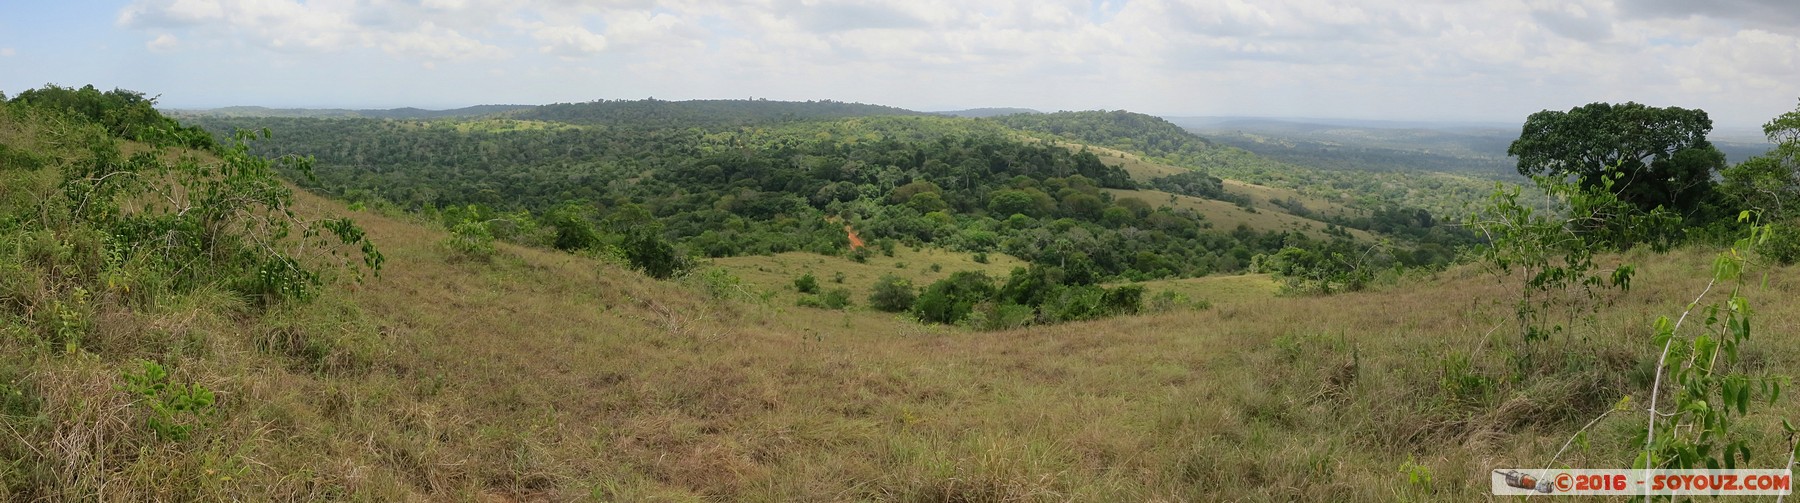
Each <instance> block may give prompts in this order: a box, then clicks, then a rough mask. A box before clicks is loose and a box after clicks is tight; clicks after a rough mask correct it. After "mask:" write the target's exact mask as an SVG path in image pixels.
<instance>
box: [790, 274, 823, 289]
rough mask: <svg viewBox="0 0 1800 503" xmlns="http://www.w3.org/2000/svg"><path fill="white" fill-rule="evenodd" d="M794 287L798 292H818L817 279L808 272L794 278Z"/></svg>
mask: <svg viewBox="0 0 1800 503" xmlns="http://www.w3.org/2000/svg"><path fill="white" fill-rule="evenodd" d="M794 289H795V290H798V291H799V292H800V293H819V279H818V278H815V277H813V275H812V273H810V272H809V273H806V274H802V275H800V277H799V278H795V279H794Z"/></svg>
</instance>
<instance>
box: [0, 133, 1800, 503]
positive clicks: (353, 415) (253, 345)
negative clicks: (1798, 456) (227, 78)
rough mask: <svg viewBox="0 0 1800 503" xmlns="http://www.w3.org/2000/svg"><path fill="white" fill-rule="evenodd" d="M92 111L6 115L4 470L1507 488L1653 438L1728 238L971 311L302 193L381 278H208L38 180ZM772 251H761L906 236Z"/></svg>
mask: <svg viewBox="0 0 1800 503" xmlns="http://www.w3.org/2000/svg"><path fill="white" fill-rule="evenodd" d="M0 111H5V109H4V108H0ZM84 131H85V132H84ZM96 134H97V133H96V132H95V130H93V129H92V128H86V127H83V126H79V125H76V124H71V123H68V122H65V121H62V120H60V119H55V118H48V117H44V116H38V115H30V114H24V115H20V114H14V113H10V112H8V113H0V145H4V146H5V147H6V148H5V149H4V150H3V151H0V159H3V160H5V161H6V162H7V164H6V165H5V169H0V182H4V183H0V215H3V216H4V218H0V224H3V225H4V226H5V227H0V228H4V229H8V230H14V229H19V228H31V229H39V230H32V231H30V232H29V233H20V232H6V233H0V426H3V428H0V430H4V431H5V433H6V434H0V460H4V461H0V499H4V500H8V501H74V500H100V499H106V500H180V501H204V500H251V501H319V500H353V501H417V500H435V501H443V500H451V501H585V500H609V501H842V500H858V501H995V502H997V501H1071V500H1072V501H1106V500H1111V501H1205V500H1218V499H1239V500H1247V501H1296V500H1308V501H1395V500H1437V501H1468V500H1474V499H1482V498H1485V497H1486V495H1487V491H1488V487H1487V480H1488V473H1489V471H1490V470H1491V469H1493V468H1497V467H1514V466H1549V465H1562V464H1567V465H1568V466H1576V467H1622V466H1626V465H1628V464H1629V463H1630V460H1631V458H1632V457H1633V456H1634V455H1635V453H1636V449H1637V448H1639V446H1641V439H1642V436H1641V434H1642V430H1641V427H1642V425H1643V412H1641V409H1635V408H1634V409H1633V410H1626V411H1621V412H1616V413H1607V411H1608V410H1610V409H1611V408H1613V406H1614V404H1617V403H1619V402H1620V399H1621V398H1622V397H1627V396H1629V397H1631V398H1632V401H1631V402H1630V403H1633V404H1637V403H1643V402H1644V401H1646V398H1648V397H1647V396H1646V395H1645V393H1646V390H1647V389H1648V388H1649V380H1650V377H1651V376H1650V373H1649V371H1648V370H1647V369H1648V368H1649V365H1650V362H1653V361H1654V359H1655V355H1656V354H1657V350H1658V349H1659V347H1658V346H1656V345H1654V344H1653V343H1652V341H1651V337H1652V333H1651V330H1650V326H1651V325H1650V320H1652V319H1653V318H1654V317H1656V316H1658V315H1674V314H1677V313H1679V310H1680V309H1681V308H1682V306H1683V305H1685V304H1686V303H1688V302H1689V301H1690V300H1691V299H1693V298H1694V296H1695V295H1697V294H1698V292H1700V291H1702V290H1703V288H1704V287H1706V285H1707V278H1706V277H1705V275H1704V273H1703V272H1701V271H1705V270H1706V269H1707V266H1708V264H1711V263H1712V253H1713V252H1714V251H1715V250H1706V249H1685V250H1679V251H1677V252H1674V253H1670V254H1664V255H1654V254H1648V253H1646V252H1637V253H1634V254H1632V255H1629V256H1626V257H1608V258H1605V259H1604V260H1605V261H1607V262H1608V263H1609V264H1610V263H1614V262H1616V261H1619V260H1629V261H1631V262H1633V263H1636V264H1639V271H1640V272H1639V274H1638V276H1637V278H1636V280H1635V281H1634V282H1633V287H1632V289H1631V290H1630V291H1629V293H1627V294H1624V295H1622V296H1619V297H1618V298H1616V299H1614V301H1613V302H1612V303H1610V304H1609V305H1608V306H1607V307H1606V308H1605V309H1603V310H1602V311H1600V312H1599V313H1598V314H1597V315H1596V316H1594V317H1593V319H1592V320H1589V321H1581V322H1580V323H1578V324H1575V325H1572V326H1571V329H1570V331H1569V332H1566V333H1564V334H1562V335H1558V336H1556V337H1555V338H1553V339H1551V340H1548V341H1541V342H1536V343H1523V342H1521V341H1520V334H1518V333H1517V331H1516V330H1515V329H1513V328H1512V325H1511V323H1510V320H1511V316H1512V312H1511V306H1510V304H1507V303H1506V302H1505V300H1504V299H1507V298H1508V296H1509V295H1516V291H1517V283H1518V282H1519V281H1521V279H1520V278H1517V277H1514V278H1507V279H1501V280H1496V279H1495V278H1494V277H1492V276H1489V275H1487V274H1484V273H1482V272H1481V271H1480V270H1479V269H1477V268H1474V267H1467V266H1465V267H1462V268H1458V269H1452V270H1450V271H1448V272H1445V273H1442V274H1439V275H1437V276H1432V277H1415V278H1412V279H1408V280H1405V282H1404V283H1402V284H1400V285H1398V286H1396V287H1391V288H1386V289H1381V290H1378V291H1366V292H1359V293H1350V294H1342V295H1335V296H1328V297H1297V298H1288V297H1274V296H1272V295H1270V294H1269V290H1268V289H1265V286H1266V285H1267V283H1266V279H1261V278H1258V277H1254V276H1245V277H1235V278H1229V279H1227V278H1205V279H1199V280H1182V281H1181V284H1182V285H1184V286H1185V287H1187V288H1192V289H1193V290H1191V291H1192V292H1193V294H1192V296H1193V297H1194V298H1198V299H1205V300H1209V301H1210V302H1211V304H1212V307H1211V308H1210V309H1205V310H1199V311H1193V310H1184V311H1175V312H1170V313H1164V314H1156V315H1142V316H1132V317H1123V318H1115V319H1109V320H1104V321H1094V322H1075V323H1066V324H1061V325H1054V326H1047V327H1033V328H1029V329H1022V330H1010V331H998V332H985V333H976V332H968V331H964V330H961V329H956V328H949V327H944V326H925V325H920V324H916V323H912V322H908V321H904V320H900V319H897V318H896V317H895V316H893V315H890V314H886V313H876V312H871V311H868V310H866V309H861V308H853V309H850V310H848V311H841V312H840V311H827V310H816V309H802V308H794V307H791V306H789V305H787V304H783V303H779V302H764V301H761V300H759V299H757V298H755V297H753V296H751V297H747V296H743V295H738V294H736V293H733V290H730V289H724V290H721V289H718V288H715V287H716V285H714V284H710V283H707V282H706V280H705V278H704V277H703V276H695V277H690V278H687V279H682V280H675V281H656V280H651V279H649V278H647V277H645V276H643V275H641V274H639V273H638V272H635V271H632V270H628V269H624V268H621V267H618V266H615V265H612V264H610V263H608V262H605V261H598V260H595V259H591V258H586V257H583V256H578V255H572V254H568V253H561V252H554V251H547V250H541V249H534V248H522V247H515V246H511V245H505V244H502V245H500V247H499V252H498V256H497V258H496V259H495V260H493V261H492V262H490V263H482V262H472V261H466V260H462V259H460V258H459V256H457V255H456V254H453V253H450V252H448V251H447V250H446V249H445V248H444V247H443V245H442V243H443V242H444V241H445V240H446V238H447V236H448V235H447V234H446V233H445V232H444V231H442V230H441V229H439V228H437V227H436V226H435V224H433V223H430V222H424V223H421V222H420V221H418V220H415V219H413V218H412V217H405V216H401V217H394V216H388V215H385V214H377V213H371V212H366V211H365V212H353V211H351V210H350V209H349V208H348V207H346V206H345V205H344V204H342V203H339V202H333V201H329V200H326V199H323V198H320V197H317V196H314V195H311V194H308V193H304V192H302V193H299V194H297V195H296V199H295V204H294V206H293V208H294V210H295V212H296V215H297V216H299V217H301V218H307V217H312V216H317V215H328V214H348V215H351V216H352V217H353V218H354V219H355V221H356V222H357V223H358V224H360V226H361V227H362V228H363V229H366V230H367V232H368V237H369V238H370V239H371V240H372V241H374V242H375V243H378V244H379V245H380V247H381V250H382V251H383V253H384V254H385V256H386V265H385V267H384V268H383V269H382V272H381V274H380V276H379V277H371V278H369V279H368V280H367V281H365V282H362V283H354V282H349V281H343V280H340V281H336V282H331V283H329V284H327V285H325V286H324V287H323V289H322V290H321V291H320V292H319V295H318V296H317V298H316V299H314V300H312V301H310V302H277V303H274V304H270V305H267V306H260V305H258V304H256V303H255V301H254V300H253V299H250V298H247V297H245V296H243V295H242V294H241V293H238V292H236V291H234V290H232V289H231V288H228V287H227V286H226V285H216V284H201V285H197V286H195V287H193V288H191V289H186V290H182V291H171V292H167V293H164V294H159V295H155V296H151V297H149V298H139V297H133V295H140V294H132V293H130V292H140V293H141V292H143V290H141V289H126V288H123V287H120V286H119V285H123V284H131V285H141V284H144V283H141V282H134V281H127V279H126V278H120V277H115V276H111V274H114V273H116V272H119V271H129V270H134V269H121V268H120V267H118V266H116V265H113V264H111V263H109V262H108V261H107V260H108V259H106V258H105V254H104V253H100V252H99V251H98V250H101V249H104V248H103V247H102V248H95V247H94V246H95V245H94V244H93V243H90V242H87V241H84V239H86V238H85V237H83V236H84V235H83V234H81V233H74V232H62V231H57V230H56V229H63V228H74V227H64V226H65V225H68V224H67V221H64V220H60V219H61V218H64V217H55V216H54V215H55V212H51V211H47V210H40V208H62V207H63V206H44V203H45V202H46V201H50V202H55V203H56V204H57V205H60V204H62V202H64V199H59V198H60V197H62V196H59V195H57V194H61V193H63V192H62V191H61V188H62V187H59V183H60V182H58V180H62V179H65V178H66V177H64V176H62V175H63V174H64V172H65V171H66V170H75V169H81V166H84V165H87V164H88V163H91V162H92V161H93V159H92V158H90V157H88V156H89V155H91V154H89V153H87V151H86V150H84V149H82V148H80V147H81V146H83V145H85V143H81V142H95V141H99V139H100V138H102V136H96ZM78 141H79V142H78ZM140 148H141V147H140ZM203 161H205V162H214V161H212V160H205V159H203ZM76 179H77V180H81V179H80V178H79V177H77V178H76ZM80 225H88V224H79V225H76V227H79V226H80ZM897 255H899V256H897V257H895V258H894V259H893V260H895V261H899V260H905V261H907V262H908V266H907V268H906V269H907V270H914V271H916V270H917V269H915V268H916V267H920V266H921V265H922V264H926V263H927V262H939V261H941V263H943V264H944V265H945V269H946V270H950V269H953V268H955V267H960V266H964V265H968V264H963V263H960V262H957V259H956V258H955V257H949V256H934V255H906V254H904V252H897ZM776 259H779V260H780V261H782V262H769V263H765V264H762V265H760V266H755V265H749V267H767V268H769V269H770V270H769V271H762V270H761V269H757V272H758V273H766V274H768V275H769V276H770V280H771V281H774V280H779V279H781V278H784V277H788V275H790V274H792V273H795V272H797V271H800V270H818V271H829V270H831V268H832V267H842V268H843V269H841V270H844V271H847V275H848V274H859V276H858V278H859V279H860V278H862V277H864V276H860V275H862V274H875V273H876V270H877V269H879V270H883V271H885V270H886V269H883V267H884V266H886V267H891V265H887V264H886V263H885V262H882V261H883V260H885V259H882V258H876V259H871V263H870V264H868V265H866V266H862V265H858V266H849V265H832V264H824V265H823V267H820V268H817V269H813V267H816V266H819V264H818V263H817V262H816V261H814V262H810V263H809V261H812V260H815V259H812V258H811V257H806V256H793V255H778V256H777V257H776ZM764 260H768V259H764ZM915 262H916V263H915ZM721 263H723V264H724V265H727V266H730V267H733V268H735V269H738V270H743V269H742V268H741V267H740V265H734V264H732V263H731V262H728V261H721ZM745 265H748V264H745ZM994 266H995V267H998V266H1000V265H999V264H995V265H994ZM865 267H866V268H867V269H864V268H865ZM1752 272H1754V273H1758V274H1766V275H1767V276H1766V277H1767V282H1766V286H1761V287H1754V288H1752V289H1750V290H1748V291H1746V296H1747V297H1748V299H1749V302H1751V303H1752V305H1754V306H1755V309H1756V312H1757V315H1756V316H1757V317H1756V318H1755V320H1756V324H1755V330H1756V334H1757V336H1756V339H1754V340H1752V341H1751V342H1749V343H1748V344H1747V345H1746V346H1745V347H1744V348H1743V351H1744V352H1745V353H1744V354H1745V357H1746V361H1748V362H1750V363H1749V365H1748V367H1747V368H1748V369H1749V371H1751V372H1753V373H1756V374H1785V373H1787V372H1789V371H1790V370H1791V369H1793V368H1797V365H1800V353H1797V352H1796V351H1794V349H1793V348H1796V347H1800V301H1797V300H1796V299H1800V295H1796V294H1797V293H1800V279H1797V278H1800V274H1797V273H1800V270H1797V269H1795V268H1792V267H1789V268H1757V269H1754V270H1753V271H1752ZM744 274H745V275H746V276H750V275H752V273H750V272H748V271H746V272H744ZM107 278H112V279H114V280H119V281H125V282H123V283H121V282H109V281H108V280H107ZM821 279H822V280H825V278H821ZM826 281H829V280H826ZM847 284H848V281H847ZM72 285H86V286H84V287H82V289H76V288H75V287H74V286H72ZM83 291H85V292H87V293H85V294H84V293H79V292H83ZM133 299H137V300H133ZM70 340H74V341H78V344H76V345H74V346H69V345H66V344H63V342H67V341H70ZM144 360H149V361H155V362H160V363H161V364H162V365H163V366H164V367H166V369H167V370H168V373H169V376H168V378H167V381H166V382H165V385H166V386H179V387H182V388H184V389H191V388H190V387H191V386H195V385H197V386H199V387H202V388H205V389H207V390H211V391H212V392H213V393H214V396H215V399H216V401H215V402H213V405H211V406H209V407H206V408H203V409H202V410H205V411H207V412H205V413H204V414H193V415H188V414H186V413H183V412H179V411H178V412H176V413H174V414H172V415H170V416H169V417H168V419H170V420H172V421H175V423H176V425H178V426H189V427H191V428H192V429H191V431H189V432H188V434H186V435H185V436H183V438H179V439H177V438H167V437H165V436H164V435H162V434H159V433H156V431H155V430H154V429H153V428H152V425H154V424H157V423H155V422H154V421H153V420H154V419H156V418H159V417H162V416H159V415H158V414H159V412H157V409H155V408H153V407H151V406H150V403H152V400H153V399H152V398H147V397H145V396H144V395H141V394H138V393H137V392H134V391H131V389H132V388H131V382H132V379H134V378H141V376H143V375H144V371H143V369H144V368H145V367H144V365H143V363H142V362H143V361H144ZM127 376H139V377H131V378H128V377H127ZM162 389H174V388H168V387H165V388H162ZM152 396H155V397H162V398H167V396H168V395H167V394H166V393H165V392H160V391H159V392H156V393H153V394H152ZM1788 396H1789V397H1786V398H1783V399H1781V400H1779V401H1778V402H1777V403H1776V405H1775V406H1774V407H1773V408H1772V409H1773V410H1772V411H1769V410H1768V409H1765V408H1764V407H1762V406H1760V405H1757V406H1755V407H1756V408H1755V409H1752V412H1753V414H1752V415H1751V416H1749V417H1747V418H1745V419H1742V420H1740V424H1739V426H1738V428H1740V429H1742V430H1745V431H1747V432H1748V436H1747V438H1748V439H1749V441H1750V446H1751V447H1752V448H1753V449H1755V452H1756V453H1757V457H1756V458H1755V460H1754V464H1755V465H1756V466H1759V467H1761V466H1773V465H1774V464H1776V463H1779V461H1778V460H1779V459H1781V458H1783V457H1785V456H1782V455H1780V453H1782V452H1784V451H1783V449H1786V448H1787V445H1786V444H1785V440H1784V439H1783V438H1782V436H1781V435H1780V433H1779V431H1780V430H1779V429H1778V427H1777V426H1776V425H1775V424H1776V422H1775V418H1777V417H1783V416H1785V417H1796V415H1797V413H1800V406H1797V405H1796V404H1795V402H1794V400H1793V399H1792V398H1791V395H1788ZM156 403H165V404H166V402H156ZM1602 414H1605V416H1604V418H1602V419H1600V420H1599V421H1597V422H1595V423H1593V425H1592V426H1591V427H1589V428H1587V430H1586V431H1587V433H1586V434H1585V435H1583V436H1582V441H1580V442H1574V443H1568V441H1569V439H1570V438H1571V437H1572V436H1573V435H1574V434H1575V433H1576V432H1577V431H1579V430H1581V429H1582V427H1583V426H1584V425H1586V424H1588V423H1589V421H1590V420H1593V419H1594V418H1596V417H1600V416H1602ZM1566 443H1568V444H1569V445H1571V446H1572V447H1570V448H1569V450H1568V451H1567V452H1561V453H1560V456H1558V454H1559V450H1561V448H1562V447H1564V446H1565V444H1566ZM1553 458H1554V461H1553Z"/></svg>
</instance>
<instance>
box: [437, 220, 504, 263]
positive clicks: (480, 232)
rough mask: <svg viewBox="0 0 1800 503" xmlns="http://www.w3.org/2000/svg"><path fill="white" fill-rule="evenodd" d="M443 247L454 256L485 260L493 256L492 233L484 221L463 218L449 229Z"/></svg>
mask: <svg viewBox="0 0 1800 503" xmlns="http://www.w3.org/2000/svg"><path fill="white" fill-rule="evenodd" d="M444 247H445V248H449V249H450V252H451V253H453V254H454V255H455V258H459V259H466V260H476V261H481V262H486V261H489V260H492V259H493V258H494V233H492V232H489V231H488V227H487V224H486V223H482V222H479V221H474V220H464V221H463V222H462V223H458V224H456V227H454V228H451V229H450V237H448V238H445V239H444Z"/></svg>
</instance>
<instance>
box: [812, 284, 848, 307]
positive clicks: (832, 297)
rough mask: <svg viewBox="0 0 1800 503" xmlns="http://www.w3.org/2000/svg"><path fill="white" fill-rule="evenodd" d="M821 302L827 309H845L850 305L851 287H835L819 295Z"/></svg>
mask: <svg viewBox="0 0 1800 503" xmlns="http://www.w3.org/2000/svg"><path fill="white" fill-rule="evenodd" d="M819 304H820V305H822V306H824V307H825V308H826V309H843V308H846V307H850V289H848V288H833V289H831V290H829V291H827V292H825V294H824V295H820V296H819Z"/></svg>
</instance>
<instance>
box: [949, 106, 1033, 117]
mask: <svg viewBox="0 0 1800 503" xmlns="http://www.w3.org/2000/svg"><path fill="white" fill-rule="evenodd" d="M932 113H934V114H938V115H948V116H951V117H970V118H981V117H996V116H1001V115H1014V114H1040V113H1043V112H1039V111H1037V110H1032V109H1029V108H971V109H968V110H951V111H945V112H932Z"/></svg>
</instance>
